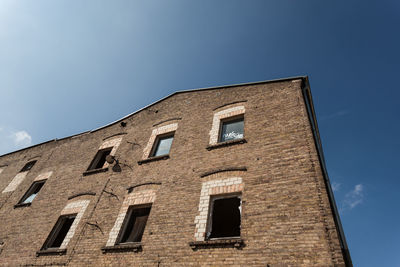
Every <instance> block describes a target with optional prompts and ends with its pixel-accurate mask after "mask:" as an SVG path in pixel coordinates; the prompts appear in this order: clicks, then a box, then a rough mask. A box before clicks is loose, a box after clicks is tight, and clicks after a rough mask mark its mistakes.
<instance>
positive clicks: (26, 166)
mask: <svg viewBox="0 0 400 267" xmlns="http://www.w3.org/2000/svg"><path fill="white" fill-rule="evenodd" d="M36 161H37V160H33V161H30V162H28V163H27V164H25V166H24V167H23V168H22V169H21V170H20V172H27V171H29V170H30V169H32V167H33V165H35V163H36Z"/></svg>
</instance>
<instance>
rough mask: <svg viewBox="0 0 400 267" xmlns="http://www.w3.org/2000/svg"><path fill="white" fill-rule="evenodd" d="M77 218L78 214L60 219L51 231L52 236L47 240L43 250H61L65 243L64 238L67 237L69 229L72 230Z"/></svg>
mask: <svg viewBox="0 0 400 267" xmlns="http://www.w3.org/2000/svg"><path fill="white" fill-rule="evenodd" d="M75 217H76V214H72V215H64V216H61V217H60V218H58V220H57V222H56V224H55V225H54V227H53V230H51V232H50V235H49V236H48V237H47V240H46V242H45V243H44V245H43V247H42V250H46V249H49V248H59V247H60V246H61V244H62V242H63V241H64V238H65V236H66V235H67V233H68V231H69V229H70V228H71V225H72V223H73V222H74V220H75Z"/></svg>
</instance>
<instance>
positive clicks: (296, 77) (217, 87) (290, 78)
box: [0, 75, 308, 158]
mask: <svg viewBox="0 0 400 267" xmlns="http://www.w3.org/2000/svg"><path fill="white" fill-rule="evenodd" d="M297 79H302V80H308V76H307V75H302V76H291V77H287V78H278V79H272V80H264V81H257V82H247V83H237V84H228V85H218V86H213V87H203V88H198V89H187V90H179V91H175V92H173V93H172V94H169V95H167V96H165V97H163V98H161V99H159V100H157V101H155V102H153V103H150V104H148V105H146V106H144V107H143V108H141V109H138V110H136V111H134V112H132V113H130V114H128V115H126V116H124V117H122V118H120V119H118V120H115V121H113V122H111V123H108V124H106V125H104V126H101V127H98V128H95V129H93V130H88V131H85V132H81V133H77V134H73V135H70V136H66V137H62V138H55V139H52V140H48V141H45V142H42V143H38V144H36V145H32V146H28V147H25V148H21V149H18V150H15V151H11V152H8V153H6V154H3V155H0V158H1V157H4V156H8V155H10V154H13V153H17V152H20V151H23V150H27V149H30V148H33V147H37V146H40V145H44V144H47V143H50V142H56V141H61V140H64V139H68V138H72V137H75V136H78V135H81V134H85V133H93V132H97V131H99V130H101V129H104V128H107V127H109V126H111V125H114V124H116V123H118V122H121V121H123V120H125V119H127V118H129V117H130V116H132V115H135V114H136V113H139V112H141V111H143V110H145V109H146V108H149V107H151V106H154V105H155V104H158V103H160V102H162V101H164V100H166V99H167V98H170V97H172V96H174V95H178V94H182V93H190V92H197V91H207V90H215V89H224V88H231V87H238V86H245V85H257V84H263V83H274V82H283V81H290V80H297Z"/></svg>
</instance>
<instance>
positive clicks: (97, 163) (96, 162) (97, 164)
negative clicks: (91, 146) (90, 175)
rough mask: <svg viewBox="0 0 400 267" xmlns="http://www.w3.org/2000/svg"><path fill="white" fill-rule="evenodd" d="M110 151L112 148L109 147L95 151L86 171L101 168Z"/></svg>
mask: <svg viewBox="0 0 400 267" xmlns="http://www.w3.org/2000/svg"><path fill="white" fill-rule="evenodd" d="M112 149H113V148H112V147H109V148H105V149H101V150H99V151H97V154H96V156H95V157H94V159H93V160H92V163H90V165H89V168H88V169H87V170H88V171H90V170H95V169H101V168H103V166H104V163H106V157H107V156H108V155H110V153H111V150H112Z"/></svg>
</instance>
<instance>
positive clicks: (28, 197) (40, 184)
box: [18, 180, 46, 204]
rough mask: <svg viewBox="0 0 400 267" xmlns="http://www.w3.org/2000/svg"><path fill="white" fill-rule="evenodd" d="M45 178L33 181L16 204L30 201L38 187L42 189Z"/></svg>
mask: <svg viewBox="0 0 400 267" xmlns="http://www.w3.org/2000/svg"><path fill="white" fill-rule="evenodd" d="M45 182H46V180H42V181H38V182H34V183H33V184H32V185H31V187H29V189H28V191H26V193H25V195H24V196H23V197H22V198H21V200H20V201H19V202H18V204H27V203H32V201H33V199H34V198H35V197H36V195H37V194H38V193H39V191H40V189H42V187H43V185H44V183H45Z"/></svg>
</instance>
